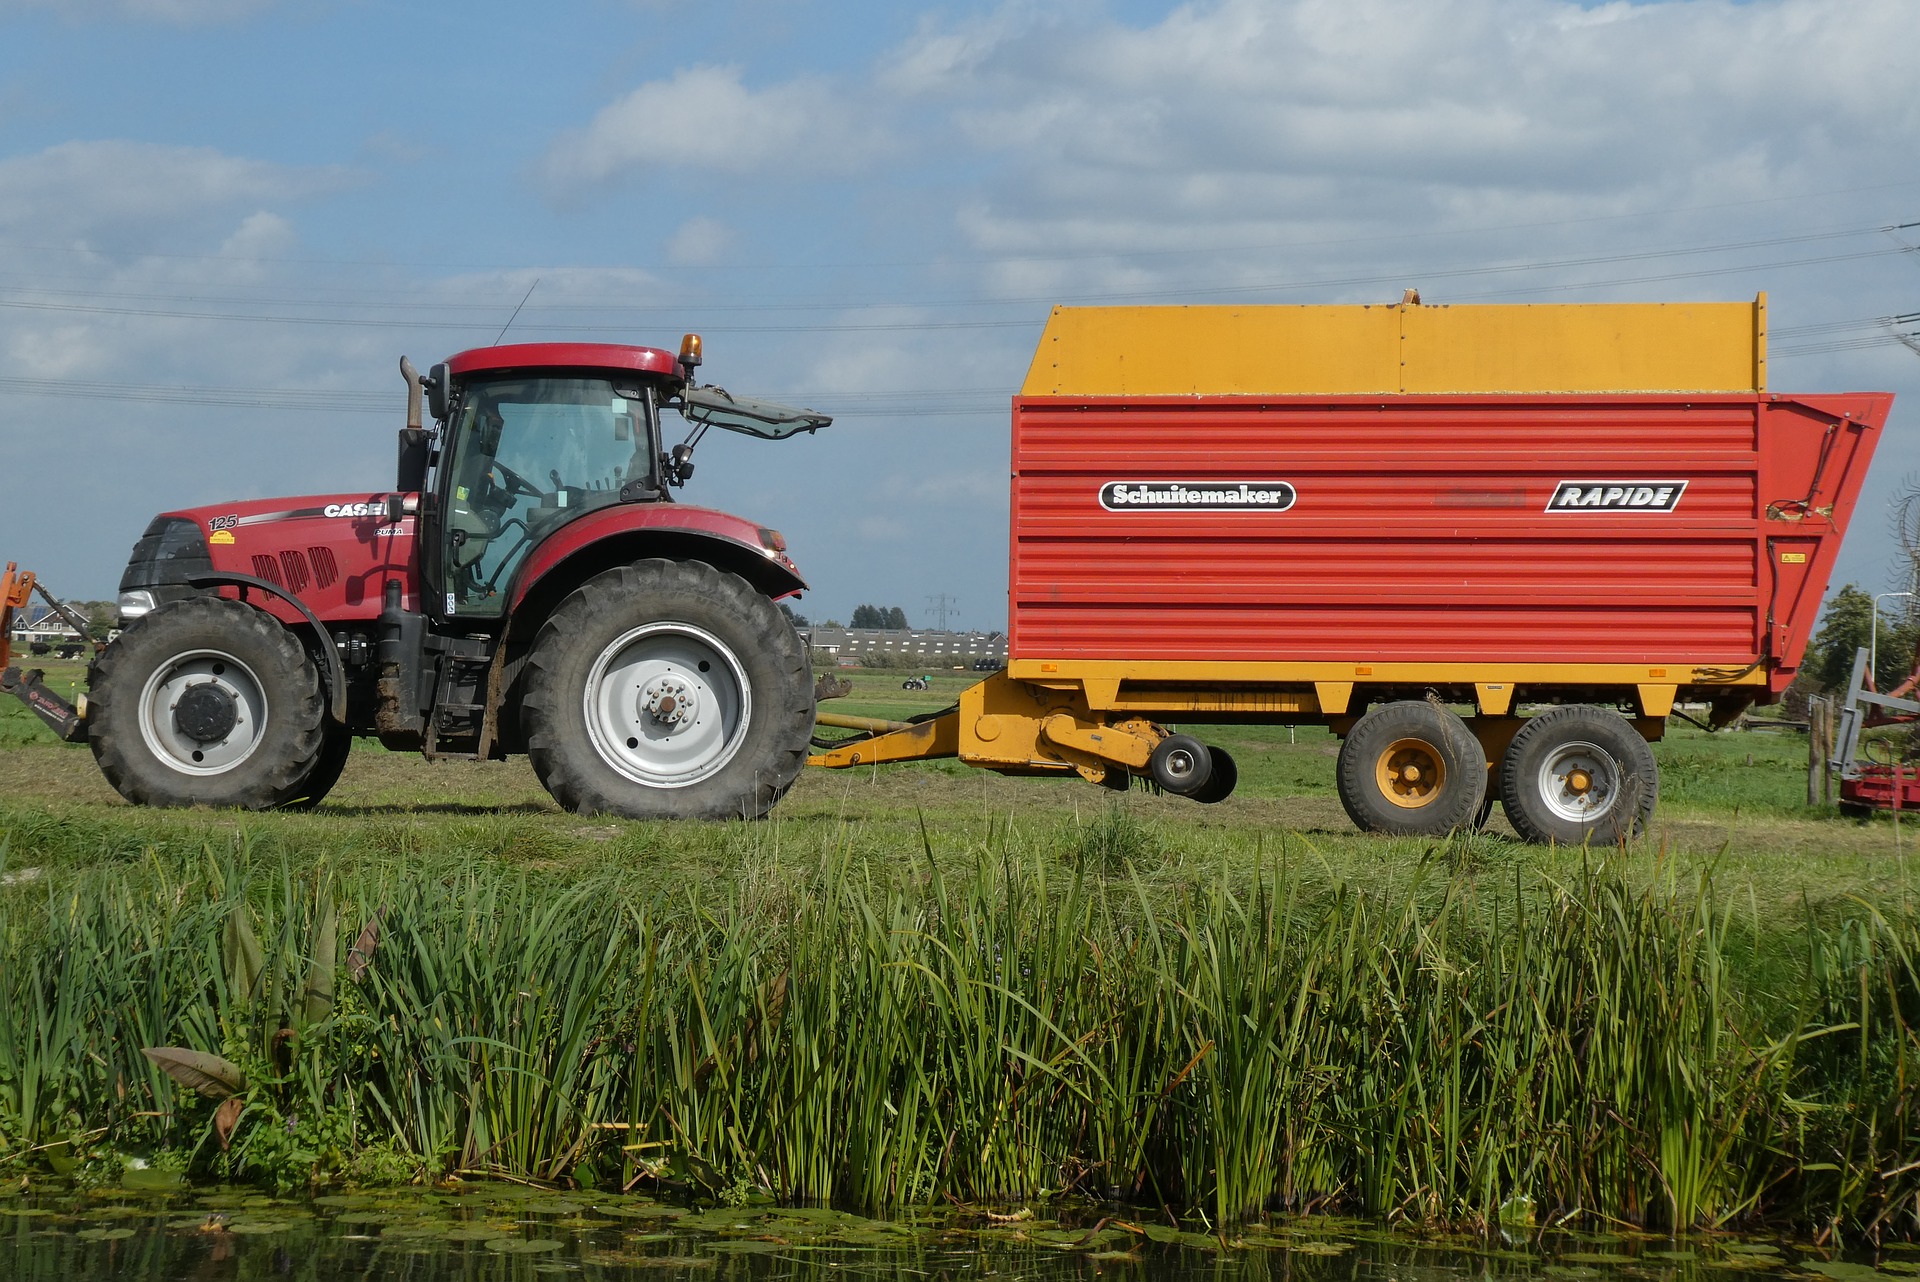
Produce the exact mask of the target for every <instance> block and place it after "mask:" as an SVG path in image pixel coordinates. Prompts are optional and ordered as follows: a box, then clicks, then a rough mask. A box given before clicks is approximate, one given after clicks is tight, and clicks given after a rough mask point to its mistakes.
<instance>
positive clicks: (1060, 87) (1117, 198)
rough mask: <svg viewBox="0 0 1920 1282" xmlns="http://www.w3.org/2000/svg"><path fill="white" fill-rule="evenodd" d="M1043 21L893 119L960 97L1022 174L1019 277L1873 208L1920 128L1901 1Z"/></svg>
mask: <svg viewBox="0 0 1920 1282" xmlns="http://www.w3.org/2000/svg"><path fill="white" fill-rule="evenodd" d="M1023 12H1024V10H1023V9H1011V8H1010V9H1009V10H1006V11H1003V12H1002V13H999V14H995V15H991V16H989V17H987V18H984V19H980V20H978V21H976V22H973V23H971V24H962V25H960V26H957V27H954V28H951V29H947V30H938V31H935V30H928V31H923V32H921V33H920V34H919V35H917V36H916V37H915V38H914V39H913V40H912V41H910V42H908V43H907V44H905V45H903V46H902V47H901V48H899V49H897V50H895V51H894V52H893V53H892V54H891V55H890V56H889V57H888V59H887V60H886V64H885V65H884V66H883V67H881V68H880V69H879V70H878V72H877V74H876V77H875V89H874V92H875V93H876V94H878V95H880V96H881V97H883V98H900V97H904V96H906V95H909V94H920V95H923V96H924V95H929V94H932V95H935V96H937V97H938V98H939V99H940V100H942V102H944V103H945V104H946V105H947V110H948V111H949V113H950V120H951V122H952V124H953V127H954V129H955V130H956V131H957V133H958V135H959V137H960V138H961V139H962V140H964V143H965V146H966V148H967V149H968V150H969V151H971V152H973V153H975V154H976V155H978V156H981V157H988V158H993V159H995V160H997V161H998V162H999V172H998V175H997V177H996V178H995V179H994V180H993V181H992V182H991V183H990V184H989V185H987V186H986V187H985V188H984V190H982V191H979V192H977V193H976V196H975V199H974V200H973V201H971V202H968V203H967V204H966V206H965V208H964V209H963V212H962V218H963V227H964V228H965V230H966V231H967V233H968V234H969V235H970V236H972V237H977V238H978V239H977V240H976V243H977V244H979V245H980V246H981V247H983V248H990V249H993V250H996V251H1002V252H1004V251H1006V250H1009V249H1013V248H1016V247H1018V246H1020V245H1022V244H1025V245H1028V246H1032V247H1036V248H1038V247H1047V248H1052V249H1056V250H1057V249H1059V248H1061V247H1062V246H1063V245H1072V244H1079V245H1099V244H1105V245H1111V246H1116V247H1127V248H1135V247H1139V246H1142V245H1149V244H1160V245H1167V244H1170V243H1180V242H1181V241H1185V242H1186V243H1196V242H1198V243H1204V240H1203V238H1204V237H1206V236H1209V235H1211V234H1212V229H1216V228H1223V227H1228V228H1230V227H1236V226H1240V227H1244V226H1245V225H1247V224H1248V223H1250V222H1251V223H1265V224H1266V225H1267V226H1268V227H1270V228H1287V229H1293V230H1298V229H1301V228H1303V227H1304V228H1309V229H1311V228H1313V227H1314V225H1315V224H1316V223H1318V222H1319V221H1320V220H1322V219H1330V220H1331V221H1335V222H1337V223H1339V224H1341V225H1344V226H1346V227H1347V228H1349V229H1350V230H1352V229H1365V228H1367V227H1369V226H1379V227H1386V226H1392V227H1396V228H1404V227H1406V226H1407V225H1408V223H1409V222H1410V221H1426V222H1427V224H1428V225H1433V224H1434V223H1435V222H1439V223H1440V224H1442V225H1444V224H1446V223H1448V222H1452V221H1455V220H1456V218H1459V217H1460V216H1462V215H1464V216H1465V217H1469V218H1472V219H1474V220H1476V221H1482V222H1483V223H1484V221H1485V220H1499V219H1501V218H1503V217H1505V216H1506V215H1505V213H1504V212H1503V211H1505V210H1513V211H1518V210H1521V209H1523V208H1526V209H1530V210H1531V216H1540V215H1547V216H1553V211H1554V210H1555V209H1557V210H1558V211H1559V213H1558V216H1560V217H1569V216H1577V211H1579V210H1580V209H1582V208H1583V207H1588V204H1589V202H1599V204H1600V206H1601V207H1602V208H1603V210H1605V211H1612V210H1618V209H1620V208H1622V207H1638V208H1647V207H1650V206H1651V207H1659V206H1663V205H1678V204H1683V203H1696V202H1701V203H1704V202H1707V201H1712V200H1727V199H1730V198H1731V199H1740V198H1752V197H1758V196H1764V195H1766V194H1768V193H1769V192H1771V191H1773V190H1775V189H1776V188H1777V186H1778V185H1779V184H1781V183H1782V182H1789V181H1791V182H1799V183H1806V182H1821V181H1831V180H1832V179H1833V178H1847V179H1850V180H1852V181H1854V182H1858V181H1859V180H1860V179H1861V178H1862V177H1863V176H1864V175H1865V174H1867V173H1870V170H1866V169H1863V168H1862V166H1863V165H1864V164H1866V163H1867V160H1868V158H1870V157H1875V156H1880V155H1885V154H1889V153H1890V152H1898V151H1899V150H1901V148H1902V140H1903V139H1908V140H1910V139H1911V138H1912V137H1913V136H1914V134H1915V132H1916V126H1920V109H1917V108H1916V106H1915V104H1914V101H1913V99H1912V98H1911V96H1910V95H1907V94H1905V93H1904V92H1895V91H1894V90H1895V87H1896V86H1900V85H1903V84H1905V83H1910V81H1911V75H1912V72H1913V70H1914V69H1915V67H1914V64H1915V61H1916V59H1915V58H1914V56H1913V50H1914V48H1915V46H1914V44H1913V42H1912V40H1911V17H1912V11H1911V8H1910V6H1908V5H1906V4H1904V3H1901V2H1900V0H1860V2H1859V3H1855V4H1850V5H1848V6H1846V7H1845V8H1844V9H1836V8H1835V7H1834V6H1833V5H1831V4H1827V3H1822V2H1820V0H1758V2H1756V3H1752V4H1733V3H1730V2H1728V0H1691V2H1686V3H1666V4H1640V5H1631V4H1625V3H1615V4H1610V5H1606V6H1603V7H1601V8H1598V9H1580V8H1578V7H1577V6H1575V5H1572V4H1567V3H1549V2H1544V0H1421V2H1420V3H1417V4H1416V3H1409V2H1408V0H1297V2H1296V3H1290V4H1276V3H1272V2H1271V0H1218V2H1217V3H1208V4H1188V5H1185V6H1182V7H1181V8H1179V9H1177V10H1175V11H1174V12H1173V13H1172V14H1170V15H1169V16H1168V17H1167V18H1166V19H1165V20H1163V21H1161V22H1159V23H1158V24H1156V25H1153V26H1150V27H1146V28H1132V27H1127V26H1124V25H1121V24H1118V23H1115V22H1112V21H1110V20H1106V19H1085V20H1081V21H1076V22H1055V23H1051V24H1041V23H1034V22H1030V21H1017V20H1015V18H1013V17H1009V16H1008V15H1009V14H1016V15H1017V14H1018V13H1023ZM1823 66H1824V67H1829V68H1834V69H1838V68H1845V72H1844V74H1837V75H1821V74H1808V71H1809V68H1813V67H1823ZM876 110H885V108H884V106H881V107H878V108H876ZM1908 149H1909V150H1910V147H1909V148H1908ZM1850 167H1851V168H1852V172H1851V173H1849V172H1848V171H1849V168H1850ZM1543 202H1545V204H1544V206H1543Z"/></svg>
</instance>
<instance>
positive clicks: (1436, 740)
mask: <svg viewBox="0 0 1920 1282" xmlns="http://www.w3.org/2000/svg"><path fill="white" fill-rule="evenodd" d="M1335 777H1336V779H1337V782H1338V785H1339V793H1340V804H1341V805H1342V806H1343V807H1345V808H1346V812H1347V817H1348V818H1350V819H1352V820H1353V822H1354V825H1355V826H1356V827H1358V828H1360V829H1362V830H1363V831H1366V832H1384V833H1391V834H1393V835H1394V836H1400V837H1444V836H1445V835H1447V834H1448V833H1450V832H1454V831H1456V830H1464V829H1467V828H1470V827H1472V826H1473V825H1474V823H1475V820H1476V819H1477V818H1478V817H1479V814H1480V803H1481V802H1482V800H1484V798H1485V796H1486V787H1487V768H1486V756H1485V754H1484V753H1483V752H1482V751H1481V749H1480V741H1479V740H1478V739H1476V738H1474V737H1473V732H1472V731H1471V730H1469V729H1467V723H1466V722H1464V721H1462V720H1461V719H1460V718H1459V716H1458V715H1456V714H1455V713H1453V712H1452V711H1450V710H1449V709H1446V708H1442V707H1439V706H1438V705H1436V704H1432V703H1428V702H1426V701H1425V700H1415V699H1408V700H1403V701H1401V702H1398V703H1388V704H1383V705H1381V706H1380V707H1378V708H1375V709H1373V710H1372V711H1371V712H1369V713H1367V715H1365V716H1364V717H1361V718H1360V720H1359V721H1357V722H1355V723H1354V727H1353V729H1352V730H1350V731H1349V732H1348V733H1347V738H1346V741H1345V742H1344V743H1342V744H1341V745H1340V761H1339V768H1338V770H1337V771H1336V776H1335Z"/></svg>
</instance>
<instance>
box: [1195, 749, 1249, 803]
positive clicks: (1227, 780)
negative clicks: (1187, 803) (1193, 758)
mask: <svg viewBox="0 0 1920 1282" xmlns="http://www.w3.org/2000/svg"><path fill="white" fill-rule="evenodd" d="M1207 757H1208V759H1209V760H1210V761H1211V762H1212V765H1213V769H1212V770H1211V771H1210V772H1209V773H1208V774H1207V781H1206V782H1205V783H1203V784H1201V785H1200V788H1199V790H1198V791H1196V792H1195V793H1193V799H1194V800H1195V801H1198V802H1200V803H1201V804H1203V805H1208V806H1211V805H1213V804H1214V803H1216V802H1221V801H1225V800H1226V799H1227V798H1228V797H1231V796H1232V795H1233V788H1234V785H1235V784H1237V783H1239V782H1240V767H1239V766H1237V765H1235V764H1234V761H1233V755H1232V754H1231V753H1229V752H1228V751H1227V750H1226V749H1225V748H1222V747H1220V746H1219V745H1217V744H1211V743H1210V744H1208V745H1207Z"/></svg>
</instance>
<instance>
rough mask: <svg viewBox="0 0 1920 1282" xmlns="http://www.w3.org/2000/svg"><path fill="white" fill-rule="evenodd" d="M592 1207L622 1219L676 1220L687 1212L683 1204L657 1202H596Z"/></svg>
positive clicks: (604, 1213) (603, 1213)
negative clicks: (666, 1204) (668, 1204)
mask: <svg viewBox="0 0 1920 1282" xmlns="http://www.w3.org/2000/svg"><path fill="white" fill-rule="evenodd" d="M593 1209H594V1210H596V1211H598V1212H599V1213H600V1214H602V1215H612V1216H615V1217H617V1218H619V1219H622V1220H677V1219H680V1218H681V1217H683V1216H685V1215H686V1214H687V1208H686V1207H684V1206H663V1205H661V1204H660V1203H658V1202H631V1203H614V1202H596V1203H594V1206H593Z"/></svg>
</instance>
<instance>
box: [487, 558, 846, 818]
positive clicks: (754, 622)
mask: <svg viewBox="0 0 1920 1282" xmlns="http://www.w3.org/2000/svg"><path fill="white" fill-rule="evenodd" d="M526 672H527V676H526V683H527V684H526V696H525V699H524V701H523V703H522V715H523V717H524V718H525V721H524V724H525V726H526V728H527V755H528V756H529V757H530V758H531V759H532V761H533V768H534V771H535V773H537V774H538V775H539V776H540V782H541V783H543V784H545V785H546V788H547V791H548V792H550V793H552V794H553V797H554V800H556V801H558V802H559V803H560V804H561V805H562V806H565V807H566V808H567V809H568V810H572V811H575V812H577V813H579V814H614V815H622V816H624V817H626V818H629V819H727V818H742V817H744V818H749V819H757V818H759V817H760V816H761V815H764V814H766V812H767V811H768V810H770V809H772V807H773V804H774V803H775V802H776V801H778V800H779V799H780V798H781V797H782V796H783V795H785V793H786V791H787V789H788V788H790V787H792V786H793V781H794V779H795V778H796V777H797V776H798V775H799V773H800V769H801V767H802V765H804V764H805V761H806V753H807V741H808V738H809V737H810V736H811V735H812V733H813V712H814V701H813V682H812V679H811V677H812V674H811V672H810V671H809V669H808V665H807V655H806V650H805V648H804V647H803V646H802V645H801V643H800V638H799V635H798V634H797V633H795V632H794V630H793V628H792V626H791V625H790V624H788V622H787V621H786V618H785V617H784V616H783V615H782V614H781V613H780V611H779V609H778V608H777V607H776V606H775V605H774V604H773V602H771V601H769V600H768V599H767V598H766V597H764V596H762V595H761V594H760V593H758V592H756V591H755V590H754V589H753V588H752V587H751V586H750V585H749V584H748V583H747V581H746V580H745V579H742V578H741V577H739V576H738V575H736V574H728V573H725V572H723V571H720V570H717V569H715V568H713V567H712V566H709V565H705V564H702V563H700V562H697V561H665V560H650V561H640V562H637V563H636V564H633V565H629V566H622V567H620V568H618V569H614V570H609V571H607V572H606V573H604V574H601V575H598V576H596V577H594V578H592V579H589V580H587V581H586V582H585V583H583V584H582V585H581V586H580V587H579V588H578V589H577V590H576V591H575V592H574V593H573V595H572V596H570V597H568V598H567V599H566V600H565V601H563V602H562V603H561V604H560V606H559V608H558V609H556V610H555V611H554V612H553V615H552V617H551V618H549V619H548V620H547V622H546V625H545V626H544V627H542V628H541V630H540V635H539V637H538V638H537V639H536V640H535V642H534V646H533V652H532V654H531V655H530V656H529V657H528V660H527V668H526Z"/></svg>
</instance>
